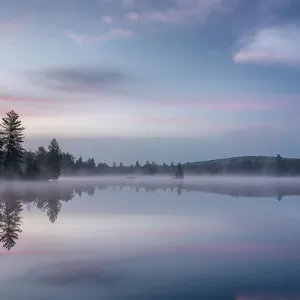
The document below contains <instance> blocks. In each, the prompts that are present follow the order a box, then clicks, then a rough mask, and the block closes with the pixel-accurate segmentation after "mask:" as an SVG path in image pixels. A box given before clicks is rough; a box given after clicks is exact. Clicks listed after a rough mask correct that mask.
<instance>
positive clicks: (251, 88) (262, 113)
mask: <svg viewBox="0 0 300 300" xmlns="http://www.w3.org/2000/svg"><path fill="white" fill-rule="evenodd" d="M0 6H1V10H0V58H1V64H0V115H2V116H4V115H5V113H6V112H7V111H9V110H10V109H14V110H15V111H16V112H17V113H18V114H19V115H20V119H21V120H22V123H23V125H24V127H25V128H26V130H25V135H26V144H25V145H26V147H27V148H32V149H34V148H36V147H37V145H39V144H45V145H47V143H49V141H50V140H51V139H52V138H53V137H55V138H57V140H58V141H59V142H60V144H61V147H62V149H63V150H64V151H70V152H72V153H74V154H75V156H79V155H82V156H83V157H84V158H87V157H89V156H94V157H95V158H96V160H97V161H105V162H107V163H112V162H114V161H116V162H119V161H123V163H132V162H133V163H134V162H135V161H136V160H140V161H141V162H142V161H145V160H151V161H152V160H155V161H157V162H163V161H167V162H170V161H172V160H173V161H199V160H206V159H215V158H221V157H230V156H240V155H277V154H278V153H280V154H281V155H283V156H291V157H297V156H299V155H300V140H299V139H297V137H298V136H299V134H300V122H299V117H298V115H299V113H300V84H299V82H300V18H299V17H300V2H299V1H298V0H52V1H48V0H0Z"/></svg>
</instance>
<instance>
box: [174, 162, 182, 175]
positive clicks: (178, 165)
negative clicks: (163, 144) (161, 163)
mask: <svg viewBox="0 0 300 300" xmlns="http://www.w3.org/2000/svg"><path fill="white" fill-rule="evenodd" d="M183 177H184V171H183V166H182V164H181V163H178V164H177V166H176V173H175V178H183Z"/></svg>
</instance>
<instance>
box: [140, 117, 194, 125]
mask: <svg viewBox="0 0 300 300" xmlns="http://www.w3.org/2000/svg"><path fill="white" fill-rule="evenodd" d="M137 121H138V123H142V124H166V123H168V124H185V123H188V122H189V121H190V120H189V119H187V118H176V117H173V118H170V117H147V116H146V117H140V118H138V120H137Z"/></svg>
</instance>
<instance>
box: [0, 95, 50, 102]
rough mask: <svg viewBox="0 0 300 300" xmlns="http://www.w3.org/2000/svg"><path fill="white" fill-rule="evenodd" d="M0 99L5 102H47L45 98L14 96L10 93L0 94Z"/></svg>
mask: <svg viewBox="0 0 300 300" xmlns="http://www.w3.org/2000/svg"><path fill="white" fill-rule="evenodd" d="M0 101H2V102H7V103H16V102H19V103H47V102H49V100H48V99H45V98H35V97H27V96H16V95H12V94H0Z"/></svg>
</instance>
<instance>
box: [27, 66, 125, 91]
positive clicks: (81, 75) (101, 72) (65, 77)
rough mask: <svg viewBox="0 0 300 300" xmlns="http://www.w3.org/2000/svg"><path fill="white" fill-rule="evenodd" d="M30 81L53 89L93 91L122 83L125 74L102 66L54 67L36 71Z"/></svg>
mask: <svg viewBox="0 0 300 300" xmlns="http://www.w3.org/2000/svg"><path fill="white" fill-rule="evenodd" d="M31 79H32V81H33V82H34V83H36V84H38V85H40V86H43V87H50V88H52V89H55V90H63V91H80V92H95V91H102V90H105V89H106V88H109V87H111V86H112V87H114V86H115V85H118V84H120V83H123V82H124V81H125V80H126V79H127V76H125V75H124V74H123V73H121V72H119V71H115V70H109V69H102V68H89V67H78V68H56V69H47V70H43V71H41V72H36V73H34V74H33V76H32V77H31Z"/></svg>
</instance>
